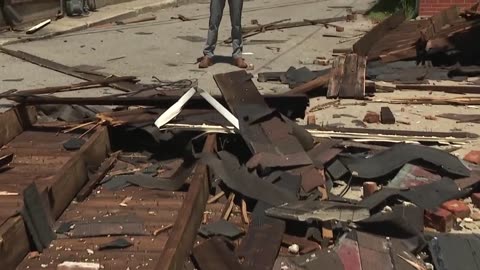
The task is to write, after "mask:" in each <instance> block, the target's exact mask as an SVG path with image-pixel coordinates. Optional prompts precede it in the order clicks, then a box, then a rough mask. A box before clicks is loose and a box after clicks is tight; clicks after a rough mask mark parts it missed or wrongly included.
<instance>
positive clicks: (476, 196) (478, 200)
mask: <svg viewBox="0 0 480 270" xmlns="http://www.w3.org/2000/svg"><path fill="white" fill-rule="evenodd" d="M471 198H472V203H473V204H474V205H475V207H477V208H480V193H473V194H472V196H471Z"/></svg>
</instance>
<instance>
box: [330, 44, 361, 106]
mask: <svg viewBox="0 0 480 270" xmlns="http://www.w3.org/2000/svg"><path fill="white" fill-rule="evenodd" d="M365 70H366V57H364V56H360V55H357V54H354V53H352V54H347V55H346V57H345V58H343V57H337V58H336V59H335V61H334V62H333V65H332V76H331V77H330V81H329V84H328V90H327V98H336V97H338V98H356V99H363V98H364V96H365Z"/></svg>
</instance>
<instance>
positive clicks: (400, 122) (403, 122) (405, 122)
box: [396, 120, 411, 126]
mask: <svg viewBox="0 0 480 270" xmlns="http://www.w3.org/2000/svg"><path fill="white" fill-rule="evenodd" d="M396 122H397V123H399V124H404V125H408V126H410V125H411V123H410V122H408V121H402V120H397V121H396Z"/></svg>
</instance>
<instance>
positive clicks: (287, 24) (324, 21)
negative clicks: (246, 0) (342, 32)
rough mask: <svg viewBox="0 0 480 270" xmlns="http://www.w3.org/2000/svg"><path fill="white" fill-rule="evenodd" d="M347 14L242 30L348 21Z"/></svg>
mask: <svg viewBox="0 0 480 270" xmlns="http://www.w3.org/2000/svg"><path fill="white" fill-rule="evenodd" d="M346 20H347V16H340V17H333V18H327V19H317V20H303V21H296V22H286V23H276V24H270V25H267V26H263V27H262V26H260V28H259V26H251V27H244V28H242V31H243V32H244V33H249V32H251V31H255V30H258V29H261V30H263V32H264V31H271V30H278V29H286V28H294V27H302V26H309V25H317V24H320V25H324V24H328V23H333V22H341V21H346Z"/></svg>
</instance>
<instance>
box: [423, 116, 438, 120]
mask: <svg viewBox="0 0 480 270" xmlns="http://www.w3.org/2000/svg"><path fill="white" fill-rule="evenodd" d="M425 119H427V120H432V121H435V120H437V118H436V117H435V116H433V115H427V116H425Z"/></svg>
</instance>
